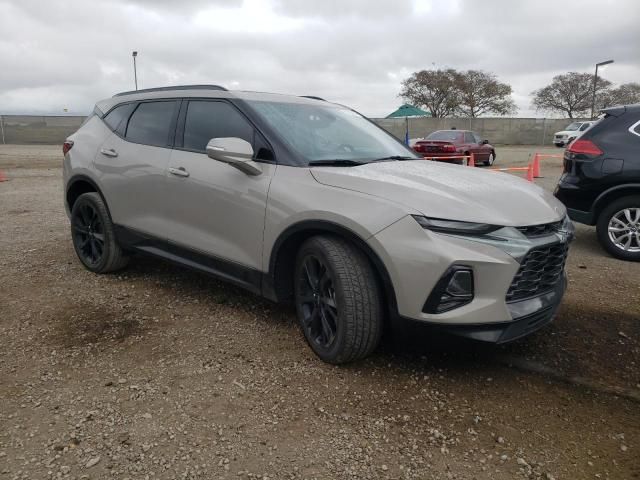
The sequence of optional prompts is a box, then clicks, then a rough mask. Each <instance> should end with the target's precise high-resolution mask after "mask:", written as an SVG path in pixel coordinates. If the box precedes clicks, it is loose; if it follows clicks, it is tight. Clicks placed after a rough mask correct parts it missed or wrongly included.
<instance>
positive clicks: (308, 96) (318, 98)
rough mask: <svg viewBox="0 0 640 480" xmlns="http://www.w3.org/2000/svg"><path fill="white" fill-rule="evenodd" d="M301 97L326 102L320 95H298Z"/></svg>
mask: <svg viewBox="0 0 640 480" xmlns="http://www.w3.org/2000/svg"><path fill="white" fill-rule="evenodd" d="M300 97H301V98H311V99H312V100H321V101H323V102H326V100H325V99H324V98H322V97H316V96H315V95H300Z"/></svg>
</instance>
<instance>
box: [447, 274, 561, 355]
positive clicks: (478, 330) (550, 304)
mask: <svg viewBox="0 0 640 480" xmlns="http://www.w3.org/2000/svg"><path fill="white" fill-rule="evenodd" d="M566 288H567V279H566V276H563V277H562V279H561V281H560V282H559V283H558V285H557V287H556V288H555V289H554V290H553V291H551V292H547V293H546V294H544V295H541V296H539V297H534V298H531V299H528V300H523V301H521V302H516V303H512V304H508V305H509V307H510V309H511V310H512V315H513V317H512V321H510V322H501V323H491V324H484V325H460V326H457V327H449V326H443V327H442V329H443V330H444V331H447V332H448V333H451V334H454V335H458V336H461V337H466V338H471V339H473V340H480V341H483V342H491V343H508V342H512V341H514V340H518V339H519V338H522V337H525V336H527V335H529V334H531V333H533V332H535V331H536V330H539V329H541V328H542V327H544V326H545V325H548V324H549V323H551V321H552V320H553V319H554V317H555V316H556V313H557V311H558V308H559V307H560V302H561V301H562V296H563V295H564V291H565V290H566ZM524 310H528V311H530V312H529V313H525V314H521V315H518V313H521V312H522V311H524Z"/></svg>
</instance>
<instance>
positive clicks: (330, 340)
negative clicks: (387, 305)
mask: <svg viewBox="0 0 640 480" xmlns="http://www.w3.org/2000/svg"><path fill="white" fill-rule="evenodd" d="M294 286H295V305H296V313H297V316H298V321H299V322H300V326H301V328H302V331H303V333H304V336H305V338H306V340H307V343H308V344H309V346H310V347H311V348H312V350H313V351H314V352H315V353H316V355H318V357H320V358H321V359H322V360H323V361H325V362H327V363H332V364H336V365H337V364H342V363H347V362H352V361H354V360H359V359H361V358H364V357H366V356H367V355H369V354H370V353H371V352H373V351H374V350H375V349H376V347H377V346H378V344H379V343H380V337H381V336H382V326H383V315H384V310H383V305H382V300H381V298H382V297H381V291H380V287H379V285H378V281H377V279H376V275H375V272H374V270H373V268H372V266H371V264H370V262H369V260H368V259H367V257H366V256H365V254H364V253H363V252H362V251H360V250H359V249H358V248H356V247H355V246H353V245H352V244H350V243H348V242H346V241H345V240H343V239H341V238H339V237H336V236H331V235H327V236H325V235H322V236H316V237H312V238H310V239H308V240H307V241H305V242H304V243H303V245H302V246H301V248H300V250H299V251H298V254H297V258H296V268H295V277H294Z"/></svg>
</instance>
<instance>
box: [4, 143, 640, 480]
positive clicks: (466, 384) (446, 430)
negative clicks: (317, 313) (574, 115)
mask: <svg viewBox="0 0 640 480" xmlns="http://www.w3.org/2000/svg"><path fill="white" fill-rule="evenodd" d="M530 151H531V149H526V148H506V147H505V148H501V149H500V150H499V152H498V153H499V157H498V163H499V164H503V165H504V164H505V162H506V161H507V159H510V160H509V162H508V163H509V164H512V165H513V164H522V163H526V159H527V157H528V155H529V153H530ZM550 152H551V153H558V152H559V150H550ZM61 161H62V159H61V154H60V153H59V146H55V147H47V146H31V147H27V146H0V171H3V172H5V173H6V174H7V175H8V176H9V177H10V181H9V182H5V183H0V338H2V340H1V341H0V402H1V405H0V479H4V478H7V479H14V478H15V479H40V478H45V479H46V478H76V479H80V478H87V479H89V478H91V479H98V478H118V479H125V478H130V479H154V478H163V479H164V478H166V479H169V478H186V479H189V478H202V479H214V478H271V479H279V478H366V479H371V478H398V479H400V478H403V479H404V478H417V479H514V478H544V479H547V480H549V479H552V478H555V479H571V480H575V479H586V478H611V479H633V478H640V403H639V402H638V401H634V400H632V399H631V398H629V397H633V396H634V395H636V396H637V395H638V394H639V393H640V283H639V282H638V279H639V278H640V264H631V263H624V262H620V261H617V260H614V259H612V258H609V257H607V256H606V255H605V254H604V253H603V252H602V250H600V248H599V247H598V245H597V243H596V240H595V235H594V232H593V230H592V229H590V228H586V227H581V226H578V232H577V239H576V241H575V243H574V245H573V248H572V250H571V254H570V258H569V264H568V273H569V278H570V282H571V283H570V289H569V291H568V293H567V295H566V298H565V301H564V304H563V307H562V310H561V312H560V314H559V316H558V318H557V319H556V321H555V322H554V323H553V324H552V325H550V326H549V327H547V328H545V329H543V330H542V331H540V332H539V333H537V334H535V335H533V336H531V337H529V338H528V339H525V340H523V341H520V342H518V343H515V344H512V345H509V346H506V347H501V348H497V347H491V346H483V345H478V344H474V343H469V342H464V341H461V340H456V339H452V338H447V337H442V336H439V335H437V334H434V333H433V332H431V331H429V332H427V331H425V332H423V333H422V334H418V335H417V336H414V338H413V339H412V341H411V343H410V344H409V345H405V346H402V345H398V344H397V343H391V342H387V344H386V345H384V346H383V347H382V348H381V349H380V351H379V352H377V353H376V354H375V355H374V356H373V357H372V358H371V359H369V360H367V361H364V362H361V363H358V364H355V365H351V366H347V367H332V366H329V365H325V364H323V363H321V362H320V361H318V360H317V359H316V358H315V357H314V356H313V355H312V353H311V351H310V349H309V348H308V347H307V346H306V345H305V344H304V341H303V338H302V335H301V333H300V332H299V330H298V328H297V327H296V325H295V321H294V314H293V312H292V311H291V310H290V309H288V308H284V307H279V306H275V305H273V304H271V303H269V302H266V301H263V300H261V299H259V298H256V297H255V296H252V295H250V294H248V293H244V292H242V291H240V290H237V289H235V288H232V287H229V286H227V285H224V284H222V283H220V282H217V281H215V280H212V279H210V278H208V277H205V276H202V275H199V274H196V273H193V272H190V271H187V270H183V269H180V268H177V267H173V266H170V265H166V264H164V263H161V262H158V261H155V260H152V259H145V258H140V259H137V260H136V261H135V262H133V263H132V265H131V266H130V267H129V268H128V269H127V270H125V271H124V272H122V273H119V274H116V275H104V276H96V275H93V274H91V273H89V272H87V271H86V270H84V269H83V268H82V267H81V266H80V264H79V262H78V261H77V260H76V258H75V254H74V252H73V249H72V246H71V243H70V240H69V235H68V223H67V219H66V216H65V215H64V210H63V207H62V201H61V189H62V184H61V169H60V165H61ZM558 164H559V160H557V159H549V160H545V161H544V164H543V169H542V173H543V175H544V176H545V178H543V179H540V180H538V183H539V184H540V185H542V186H544V187H545V188H549V189H551V188H553V185H554V183H555V179H556V178H557V176H558V175H559V172H560V169H559V167H558ZM460 168H464V167H460ZM496 201H500V200H499V199H496ZM505 359H506V360H505ZM509 359H511V360H509ZM509 361H513V363H516V364H518V365H519V368H511V367H509V365H508V363H509ZM536 366H538V367H540V369H542V370H545V369H546V371H548V372H550V373H553V374H554V375H556V376H560V377H567V378H568V377H580V379H582V380H584V381H585V382H587V383H591V384H595V385H600V386H602V387H603V388H604V389H609V390H612V389H613V390H615V389H619V390H620V391H621V392H622V391H624V392H626V396H624V395H620V396H616V395H613V394H610V393H605V392H604V390H603V389H600V388H596V389H590V388H585V387H582V386H576V385H575V384H572V383H567V382H564V381H561V380H557V379H556V378H555V377H553V378H552V377H550V376H546V375H540V374H537V373H532V372H530V371H527V369H529V368H530V367H531V368H535V367H536Z"/></svg>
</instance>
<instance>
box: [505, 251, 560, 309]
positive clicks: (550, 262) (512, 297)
mask: <svg viewBox="0 0 640 480" xmlns="http://www.w3.org/2000/svg"><path fill="white" fill-rule="evenodd" d="M568 251H569V244H568V243H554V244H552V245H545V246H543V247H536V248H533V249H531V250H529V253H527V254H526V255H525V257H524V259H523V260H522V263H521V264H520V268H519V269H518V273H516V276H515V277H513V281H512V282H511V286H510V287H509V290H508V291H507V302H516V301H519V300H524V299H525V298H531V297H535V296H538V295H542V294H543V293H546V292H548V291H550V290H553V289H554V288H555V287H556V285H557V284H558V282H559V281H560V279H561V278H562V274H563V271H564V264H565V262H566V260H567V253H568Z"/></svg>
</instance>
